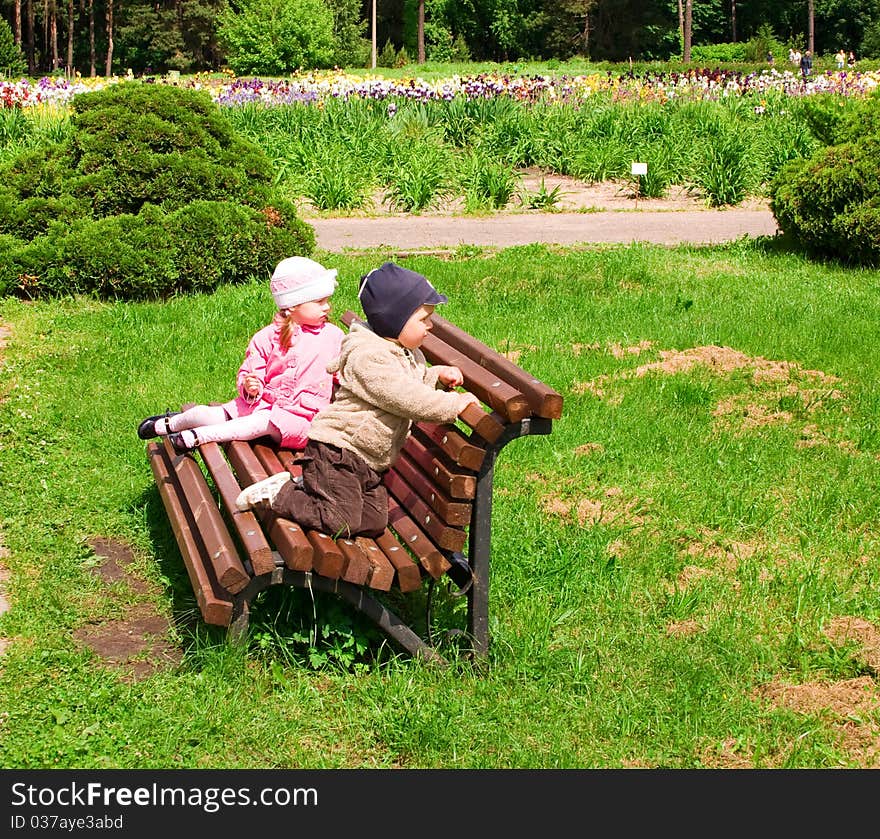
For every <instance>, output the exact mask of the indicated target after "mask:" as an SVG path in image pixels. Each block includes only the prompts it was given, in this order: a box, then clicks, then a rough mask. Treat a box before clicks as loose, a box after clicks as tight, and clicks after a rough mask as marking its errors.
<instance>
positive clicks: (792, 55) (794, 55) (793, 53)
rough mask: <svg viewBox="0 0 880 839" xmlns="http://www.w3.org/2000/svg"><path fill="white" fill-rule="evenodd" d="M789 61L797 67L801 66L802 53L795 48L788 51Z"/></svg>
mask: <svg viewBox="0 0 880 839" xmlns="http://www.w3.org/2000/svg"><path fill="white" fill-rule="evenodd" d="M788 59H789V61H791V63H792V64H794V66H795V67H800V66H801V51H800V50H796V49H794V48H792V49H790V50H789V51H788Z"/></svg>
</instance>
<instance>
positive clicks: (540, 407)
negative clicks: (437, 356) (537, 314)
mask: <svg viewBox="0 0 880 839" xmlns="http://www.w3.org/2000/svg"><path fill="white" fill-rule="evenodd" d="M431 320H432V322H433V329H432V330H431V331H432V332H433V333H434V335H436V336H437V337H438V338H440V339H441V340H443V341H445V342H446V343H447V344H449V346H451V347H455V348H456V349H457V350H459V351H461V352H463V353H465V354H466V355H467V356H468V357H469V358H472V359H473V360H474V361H476V362H477V363H478V364H480V365H482V366H483V367H485V368H486V369H487V370H491V371H492V372H493V373H495V375H496V376H500V377H501V378H503V379H504V380H505V381H507V382H509V383H510V384H512V385H513V386H514V387H515V388H516V389H517V390H519V391H520V392H521V393H522V394H523V395H524V396H525V397H526V399H528V402H529V405H530V407H531V409H532V410H533V411H534V412H535V414H537V415H538V416H539V417H546V418H547V419H559V418H560V417H561V416H562V395H561V394H560V393H557V392H556V391H555V390H553V388H551V387H550V386H549V385H546V384H544V382H542V381H541V380H540V379H537V378H535V377H534V376H531V375H530V374H528V373H527V372H526V371H525V370H523V369H522V368H521V367H519V366H518V365H516V364H514V363H513V362H512V361H511V360H510V359H508V358H505V357H504V356H503V355H501V353H499V352H497V351H496V350H493V349H492V348H491V347H489V346H487V345H486V344H484V343H483V342H482V341H480V340H478V339H477V338H474V337H473V336H472V335H470V334H468V333H467V332H465V331H464V330H463V329H461V328H460V327H458V326H456V325H455V324H453V323H450V322H449V321H448V320H446V319H445V318H444V317H441V316H440V315H438V314H437V313H436V312H435V313H434V314H433V315H432V316H431Z"/></svg>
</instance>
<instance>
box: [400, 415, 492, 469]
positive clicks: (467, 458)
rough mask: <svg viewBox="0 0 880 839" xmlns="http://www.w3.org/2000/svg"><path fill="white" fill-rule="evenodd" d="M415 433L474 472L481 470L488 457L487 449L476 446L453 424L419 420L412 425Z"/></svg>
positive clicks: (456, 462) (455, 461)
mask: <svg viewBox="0 0 880 839" xmlns="http://www.w3.org/2000/svg"><path fill="white" fill-rule="evenodd" d="M412 431H413V433H414V434H417V435H421V437H422V439H423V440H427V441H429V442H431V443H434V444H435V445H436V446H437V447H438V448H439V449H440V450H441V451H443V452H444V454H446V455H447V456H448V457H449V458H451V460H452V462H453V463H455V464H457V465H458V466H463V467H464V468H465V469H471V470H473V471H474V472H477V471H479V468H480V467H481V466H482V465H483V460H484V458H485V457H486V450H485V449H481V448H480V447H479V446H475V445H474V444H473V443H470V442H468V440H467V439H466V438H465V437H464V436H463V435H462V434H461V433H459V432H458V431H456V429H455V428H453V427H452V426H451V425H438V424H437V423H433V422H419V423H416V424H414V425H413V426H412Z"/></svg>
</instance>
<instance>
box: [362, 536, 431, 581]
mask: <svg viewBox="0 0 880 839" xmlns="http://www.w3.org/2000/svg"><path fill="white" fill-rule="evenodd" d="M375 542H376V544H377V545H378V546H379V548H381V550H382V553H383V554H385V556H386V557H387V558H388V561H389V562H390V563H391V565H392V566H393V567H394V571H395V573H396V575H397V587H398V588H399V589H400V590H401V591H402V592H407V591H416V590H417V589H418V588H420V587H421V585H422V572H421V571H420V570H419V569H420V566H419V565H418V564H416V562H415V561H414V560H413V558H412V557H411V556H410V555H409V552H408V551H407V550H406V549H405V548H403V547H401V545H400V543H399V542H398V541H397V539H395V538H394V534H393V533H392V532H391V531H390V530H388V528H386V529H385V532H384V533H383V534H382V535H381V536H377V537H376V539H375ZM441 573H442V572H441Z"/></svg>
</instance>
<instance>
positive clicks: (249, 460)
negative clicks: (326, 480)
mask: <svg viewBox="0 0 880 839" xmlns="http://www.w3.org/2000/svg"><path fill="white" fill-rule="evenodd" d="M223 445H224V448H225V450H226V456H227V457H228V458H229V462H230V463H231V464H232V468H233V469H235V474H236V475H238V478H239V483H240V484H241V485H242V486H250V485H251V484H253V483H256V482H257V481H261V480H263V478H266V477H268V476H267V475H266V470H265V469H264V468H263V465H262V463H260V460H259V458H258V457H257V455H256V454H255V453H254V451H253V449H252V448H251V446H250V445H249V444H248V443H246V442H244V441H242V440H234V441H233V442H231V443H224V444H223ZM257 518H259V519H260V521H262V522H263V527H264V530H265V531H266V533H268V535H269V538H270V539H271V540H272V544H273V545H275V547H276V548H277V550H278V553H280V554H281V556H282V557H283V559H284V564H285V565H286V566H287V567H288V568H290V570H291V571H311V570H312V560H313V558H314V554H315V551H314V548H313V547H312V543H311V542H310V541H309V540H308V539H307V538H306V534H305V533H304V532H303V529H302V528H301V527H300V526H299V525H298V524H296V523H294V522H292V521H290V520H288V519H285V518H281V517H280V516H276V515H275V514H274V513H270V512H268V511H260V510H258V511H257Z"/></svg>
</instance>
